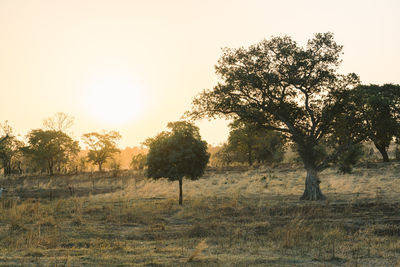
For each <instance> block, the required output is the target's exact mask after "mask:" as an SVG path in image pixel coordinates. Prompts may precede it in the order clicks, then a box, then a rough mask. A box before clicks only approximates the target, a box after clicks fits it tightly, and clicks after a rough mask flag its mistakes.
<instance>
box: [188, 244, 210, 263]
mask: <svg viewBox="0 0 400 267" xmlns="http://www.w3.org/2000/svg"><path fill="white" fill-rule="evenodd" d="M206 241H207V239H203V240H202V241H201V242H200V243H198V244H197V246H196V248H195V249H194V251H193V252H192V254H191V255H190V256H189V258H188V260H187V262H191V261H193V260H194V258H196V257H198V256H199V255H200V253H202V252H203V251H204V250H205V249H206V248H208V245H207V243H206Z"/></svg>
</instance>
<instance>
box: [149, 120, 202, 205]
mask: <svg viewBox="0 0 400 267" xmlns="http://www.w3.org/2000/svg"><path fill="white" fill-rule="evenodd" d="M168 128H169V129H170V130H171V131H170V132H161V133H160V134H158V135H157V136H156V137H154V138H149V139H147V140H146V141H145V145H147V146H148V147H149V153H148V155H147V163H146V164H147V166H148V169H147V175H148V177H152V178H156V179H157V178H161V177H165V178H168V179H170V180H172V181H176V180H178V181H179V205H182V194H183V193H182V183H183V177H187V178H190V179H197V178H198V177H200V176H202V175H203V173H204V171H205V168H206V166H207V162H208V159H209V157H210V155H209V153H208V152H207V143H206V142H205V141H202V140H201V137H200V133H199V128H197V127H196V126H194V125H193V124H190V123H188V122H185V121H178V122H170V123H168Z"/></svg>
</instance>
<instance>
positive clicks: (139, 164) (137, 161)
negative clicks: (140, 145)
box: [130, 153, 147, 170]
mask: <svg viewBox="0 0 400 267" xmlns="http://www.w3.org/2000/svg"><path fill="white" fill-rule="evenodd" d="M146 161H147V155H145V154H142V153H139V154H137V155H133V157H132V160H131V163H130V165H131V168H132V169H134V170H143V168H144V166H145V165H146Z"/></svg>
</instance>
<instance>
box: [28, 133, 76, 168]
mask: <svg viewBox="0 0 400 267" xmlns="http://www.w3.org/2000/svg"><path fill="white" fill-rule="evenodd" d="M27 139H28V144H29V145H28V146H26V147H24V148H22V151H23V152H24V154H25V155H27V156H28V157H30V158H31V159H32V160H33V162H35V164H36V165H37V166H38V167H39V168H47V169H48V171H49V174H50V175H53V173H54V168H55V167H56V166H61V165H62V164H66V163H67V162H68V161H69V160H71V158H72V157H74V156H76V155H77V154H78V152H79V150H80V148H79V143H78V141H74V140H73V139H72V138H71V137H69V136H68V135H67V134H66V133H63V132H61V131H54V130H46V131H45V130H41V129H36V130H32V131H31V132H30V133H29V134H28V135H27Z"/></svg>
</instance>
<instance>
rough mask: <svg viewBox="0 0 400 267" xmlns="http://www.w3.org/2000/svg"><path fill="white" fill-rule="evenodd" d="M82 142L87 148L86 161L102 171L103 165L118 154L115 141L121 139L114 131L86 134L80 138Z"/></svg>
mask: <svg viewBox="0 0 400 267" xmlns="http://www.w3.org/2000/svg"><path fill="white" fill-rule="evenodd" d="M82 138H83V141H84V142H85V144H87V145H88V147H89V153H88V155H87V156H88V161H90V162H92V163H93V164H97V165H98V166H99V171H102V166H103V164H104V163H105V162H106V161H107V160H108V159H110V158H112V157H113V156H114V154H115V153H118V152H119V151H120V150H119V149H118V148H117V143H116V142H117V140H119V139H121V135H120V134H119V133H118V132H116V131H110V132H104V133H101V134H100V133H96V132H91V133H86V134H84V135H83V136H82Z"/></svg>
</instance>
